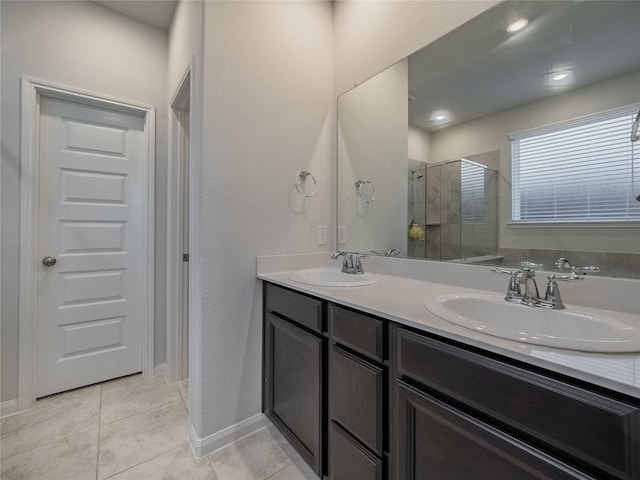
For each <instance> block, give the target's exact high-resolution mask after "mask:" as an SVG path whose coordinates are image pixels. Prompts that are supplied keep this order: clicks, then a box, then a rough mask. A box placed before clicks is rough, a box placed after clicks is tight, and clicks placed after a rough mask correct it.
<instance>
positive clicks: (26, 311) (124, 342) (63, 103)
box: [18, 78, 155, 410]
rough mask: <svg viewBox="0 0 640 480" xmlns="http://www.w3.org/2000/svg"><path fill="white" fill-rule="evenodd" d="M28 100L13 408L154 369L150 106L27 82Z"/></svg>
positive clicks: (24, 122) (24, 106) (24, 116)
mask: <svg viewBox="0 0 640 480" xmlns="http://www.w3.org/2000/svg"><path fill="white" fill-rule="evenodd" d="M22 100H23V103H22V155H21V156H22V164H21V166H22V174H21V235H20V236H21V252H20V273H21V281H20V331H19V350H20V354H19V365H18V370H19V373H18V382H19V384H18V410H24V409H26V408H30V407H31V406H32V404H33V402H34V400H35V398H36V392H37V396H41V395H46V394H49V393H53V392H54V391H61V390H65V389H68V388H75V387H76V386H80V385H82V384H88V383H94V382H95V381H101V380H103V379H106V378H113V376H119V375H123V374H126V373H132V371H140V370H141V369H142V371H143V374H145V375H146V376H149V375H153V371H154V360H153V271H154V268H153V251H154V249H153V245H154V241H153V228H154V222H153V202H154V188H153V184H154V140H155V138H154V137H155V135H154V123H155V109H154V108H153V107H149V106H144V105H139V104H133V103H130V102H123V101H121V100H114V99H108V98H104V97H101V96H98V95H96V94H92V93H85V92H77V91H74V90H71V89H69V88H66V87H60V86H57V85H52V84H49V83H46V82H41V81H37V80H32V79H28V78H25V79H23V82H22ZM118 124H123V125H119V126H118ZM123 127H124V128H123ZM61 142H62V143H61ZM118 150H120V152H118ZM48 152H49V153H48ZM134 158H135V159H136V160H135V161H134ZM134 163H135V164H136V165H134ZM39 207H40V208H39ZM47 255H50V256H55V257H57V262H56V264H55V265H54V266H52V267H46V266H44V265H43V264H42V258H43V257H44V256H47ZM36 380H37V381H36ZM56 384H57V386H54V385H56Z"/></svg>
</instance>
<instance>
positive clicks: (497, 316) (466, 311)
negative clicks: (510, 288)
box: [424, 293, 640, 353]
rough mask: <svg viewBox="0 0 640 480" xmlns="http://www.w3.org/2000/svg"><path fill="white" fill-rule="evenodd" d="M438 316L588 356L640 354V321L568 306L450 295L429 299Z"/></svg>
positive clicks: (475, 295) (481, 329) (452, 321)
mask: <svg viewBox="0 0 640 480" xmlns="http://www.w3.org/2000/svg"><path fill="white" fill-rule="evenodd" d="M424 305H425V307H426V308H427V310H429V311H430V312H431V313H433V314H434V315H436V316H438V317H440V318H442V319H443V320H447V321H449V322H451V323H454V324H456V325H459V326H461V327H465V328H469V329H471V330H475V331H477V332H481V333H485V334H487V335H493V336H495V337H501V338H506V339H509V340H515V341H518V342H525V343H532V344H535V345H543V346H547V347H554V348H564V349H569V350H580V351H586V352H610V353H614V352H639V351H640V317H639V316H637V315H631V314H624V313H621V314H619V315H618V314H617V313H614V315H615V316H616V317H615V318H614V317H613V316H610V314H611V313H613V312H607V311H605V310H597V309H589V308H582V307H576V306H570V305H569V306H567V308H566V309H564V310H549V309H545V308H538V307H529V306H525V305H518V304H514V303H509V302H507V301H505V300H504V296H503V295H499V294H475V293H473V294H471V293H470V294H466V293H465V294H449V295H440V296H439V297H436V298H433V299H430V300H427V301H426V302H425V304H424Z"/></svg>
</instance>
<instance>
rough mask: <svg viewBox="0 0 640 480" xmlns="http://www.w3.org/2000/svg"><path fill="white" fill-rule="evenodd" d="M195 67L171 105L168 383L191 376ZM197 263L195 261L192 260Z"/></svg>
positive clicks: (167, 295)
mask: <svg viewBox="0 0 640 480" xmlns="http://www.w3.org/2000/svg"><path fill="white" fill-rule="evenodd" d="M193 64H194V60H193V59H192V62H191V64H190V65H189V66H188V68H187V70H186V72H185V74H184V75H183V77H182V80H181V81H180V84H179V85H178V88H177V90H176V92H175V94H174V95H173V97H172V100H171V102H170V106H171V114H170V117H169V131H170V136H169V145H170V147H169V151H170V156H169V171H168V176H167V180H168V183H167V269H166V272H167V289H166V301H167V303H166V305H167V306H166V312H167V380H168V381H170V382H175V381H179V380H183V379H185V378H187V376H188V354H189V334H188V331H189V316H190V313H189V295H190V293H189V276H190V274H191V272H190V270H191V268H190V263H191V262H184V261H183V260H182V256H183V254H185V253H187V254H189V253H190V238H189V231H190V219H189V217H190V215H191V210H190V203H191V198H192V197H191V195H193V191H192V189H191V188H190V186H191V181H190V177H191V172H190V165H189V163H190V158H191V152H192V142H193V140H192V136H191V119H192V115H193V112H194V108H193V95H192V92H193V91H194V86H193V82H194V81H195V76H194V75H193ZM190 260H193V258H190Z"/></svg>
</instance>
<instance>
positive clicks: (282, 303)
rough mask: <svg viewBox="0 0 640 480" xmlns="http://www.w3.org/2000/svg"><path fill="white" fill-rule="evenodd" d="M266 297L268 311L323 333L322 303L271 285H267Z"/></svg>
mask: <svg viewBox="0 0 640 480" xmlns="http://www.w3.org/2000/svg"><path fill="white" fill-rule="evenodd" d="M265 295H266V306H267V310H268V311H271V312H277V313H279V314H280V315H282V316H284V317H287V318H288V319H289V320H293V321H294V322H297V323H299V324H300V325H304V326H305V327H307V328H310V329H311V330H314V331H316V332H322V331H323V324H322V301H320V300H318V299H316V298H313V297H308V296H306V295H303V294H301V293H296V292H292V291H291V290H287V289H285V288H282V287H278V286H276V285H273V284H270V283H267V284H266V288H265Z"/></svg>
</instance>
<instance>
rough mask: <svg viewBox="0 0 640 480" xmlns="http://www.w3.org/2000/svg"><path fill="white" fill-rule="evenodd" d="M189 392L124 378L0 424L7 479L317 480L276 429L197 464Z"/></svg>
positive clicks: (0, 458) (0, 461)
mask: <svg viewBox="0 0 640 480" xmlns="http://www.w3.org/2000/svg"><path fill="white" fill-rule="evenodd" d="M187 405H188V401H187V388H186V385H185V384H184V383H175V384H167V383H165V381H164V377H154V378H151V379H145V378H143V377H142V376H140V375H134V376H131V377H124V378H120V379H116V380H112V381H110V382H105V383H103V384H100V385H93V386H90V387H86V388H82V389H78V390H73V391H70V392H66V393H62V394H59V395H53V396H51V397H47V398H44V399H42V400H38V401H37V402H36V406H35V407H34V408H32V409H31V410H29V411H27V412H24V413H21V414H18V415H13V416H11V417H7V418H4V419H2V423H1V424H0V479H1V480H103V479H110V480H266V479H269V480H317V477H316V476H315V475H314V474H313V472H312V471H311V469H310V468H309V467H308V466H307V465H306V464H305V463H304V461H302V460H301V459H300V457H299V456H298V455H297V454H296V453H295V451H294V450H293V449H292V447H291V446H290V445H289V444H288V443H287V441H286V440H285V439H284V438H283V437H282V435H280V433H279V432H278V431H277V430H275V428H273V427H272V426H269V427H266V428H263V429H261V430H259V431H257V432H255V433H253V434H252V435H249V436H247V437H244V438H242V439H240V440H238V441H237V442H235V443H233V444H231V445H229V446H227V447H225V448H223V449H222V450H219V451H217V452H215V453H212V454H211V455H209V456H207V457H205V458H202V459H194V458H193V455H192V453H191V450H190V448H189V445H188V443H187V432H188V425H187V423H188V419H187Z"/></svg>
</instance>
